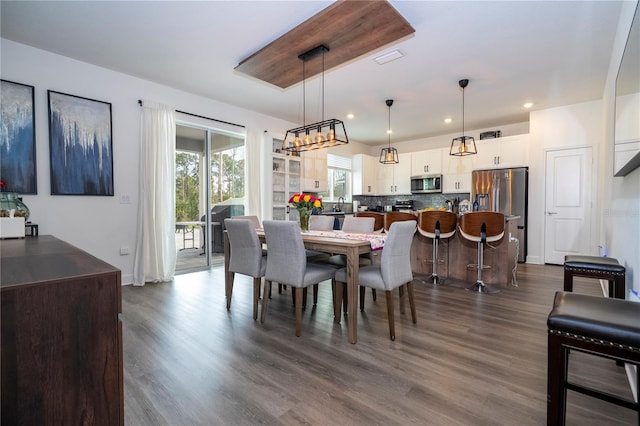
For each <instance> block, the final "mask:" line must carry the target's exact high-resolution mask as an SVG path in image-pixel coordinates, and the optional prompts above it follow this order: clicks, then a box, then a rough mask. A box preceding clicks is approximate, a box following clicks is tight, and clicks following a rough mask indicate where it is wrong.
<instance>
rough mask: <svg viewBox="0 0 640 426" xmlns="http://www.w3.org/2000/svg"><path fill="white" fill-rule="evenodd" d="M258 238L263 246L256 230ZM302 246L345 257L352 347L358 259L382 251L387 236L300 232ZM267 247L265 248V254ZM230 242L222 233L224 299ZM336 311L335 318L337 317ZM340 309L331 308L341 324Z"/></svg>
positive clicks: (260, 231) (355, 330) (355, 336)
mask: <svg viewBox="0 0 640 426" xmlns="http://www.w3.org/2000/svg"><path fill="white" fill-rule="evenodd" d="M256 232H257V234H258V238H259V239H260V241H261V242H262V243H265V242H266V239H265V235H264V230H263V229H256ZM301 234H302V242H303V243H304V246H305V248H306V249H309V250H315V251H321V252H326V253H333V254H342V255H345V256H346V270H347V283H346V284H347V303H348V312H347V315H346V317H347V327H348V330H349V342H351V343H353V344H355V343H356V342H357V341H358V315H357V314H358V274H359V270H360V260H359V258H360V255H361V254H366V253H371V252H372V251H375V250H381V249H382V247H383V246H384V242H385V240H386V234H380V233H373V234H360V233H346V232H342V231H305V232H301ZM268 249H269V247H268V246H267V250H268ZM230 253H231V251H230V244H229V238H228V236H227V233H226V231H225V233H224V279H225V295H227V297H228V294H229V286H230V283H231V275H230V273H229V259H230ZM336 309H337V312H338V314H337V315H336ZM340 310H341V307H337V308H335V307H334V316H335V319H336V321H338V322H340V315H339V313H340Z"/></svg>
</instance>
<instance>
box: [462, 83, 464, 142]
mask: <svg viewBox="0 0 640 426" xmlns="http://www.w3.org/2000/svg"><path fill="white" fill-rule="evenodd" d="M462 141H463V143H464V87H463V88H462Z"/></svg>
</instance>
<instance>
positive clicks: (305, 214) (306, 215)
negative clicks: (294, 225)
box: [298, 209, 311, 232]
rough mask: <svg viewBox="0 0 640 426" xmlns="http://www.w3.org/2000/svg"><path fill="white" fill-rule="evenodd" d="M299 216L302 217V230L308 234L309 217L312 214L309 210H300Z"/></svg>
mask: <svg viewBox="0 0 640 426" xmlns="http://www.w3.org/2000/svg"><path fill="white" fill-rule="evenodd" d="M298 214H299V215H300V230H301V231H302V232H307V231H308V230H309V216H310V215H311V212H310V211H309V210H307V209H299V210H298Z"/></svg>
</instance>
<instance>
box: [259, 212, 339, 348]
mask: <svg viewBox="0 0 640 426" xmlns="http://www.w3.org/2000/svg"><path fill="white" fill-rule="evenodd" d="M263 225H264V235H265V239H266V242H267V247H268V248H269V256H268V257H267V270H266V272H265V290H264V292H265V294H268V292H269V290H270V289H271V283H272V282H274V281H275V282H277V283H279V284H286V285H288V286H291V288H292V289H293V290H294V293H295V312H296V336H300V335H301V334H302V289H303V288H307V287H308V286H310V285H314V284H318V283H320V282H322V281H327V280H331V281H332V283H333V275H334V274H335V272H336V269H335V268H334V267H331V266H328V265H321V264H317V263H310V262H307V256H306V253H305V249H304V243H303V242H302V235H301V234H300V227H299V226H298V224H297V223H296V222H289V221H284V220H265V221H264V223H263ZM267 300H268V298H267V297H263V298H262V314H261V317H260V321H261V322H264V321H265V319H266V315H267Z"/></svg>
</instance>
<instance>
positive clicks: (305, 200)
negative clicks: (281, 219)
mask: <svg viewBox="0 0 640 426" xmlns="http://www.w3.org/2000/svg"><path fill="white" fill-rule="evenodd" d="M289 204H291V205H293V207H295V208H296V210H298V214H299V215H300V230H302V231H303V232H305V231H308V230H309V216H310V215H311V211H312V210H313V208H314V207H315V208H320V206H322V201H320V199H319V198H318V197H316V196H314V195H311V194H293V196H292V197H291V198H289Z"/></svg>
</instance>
